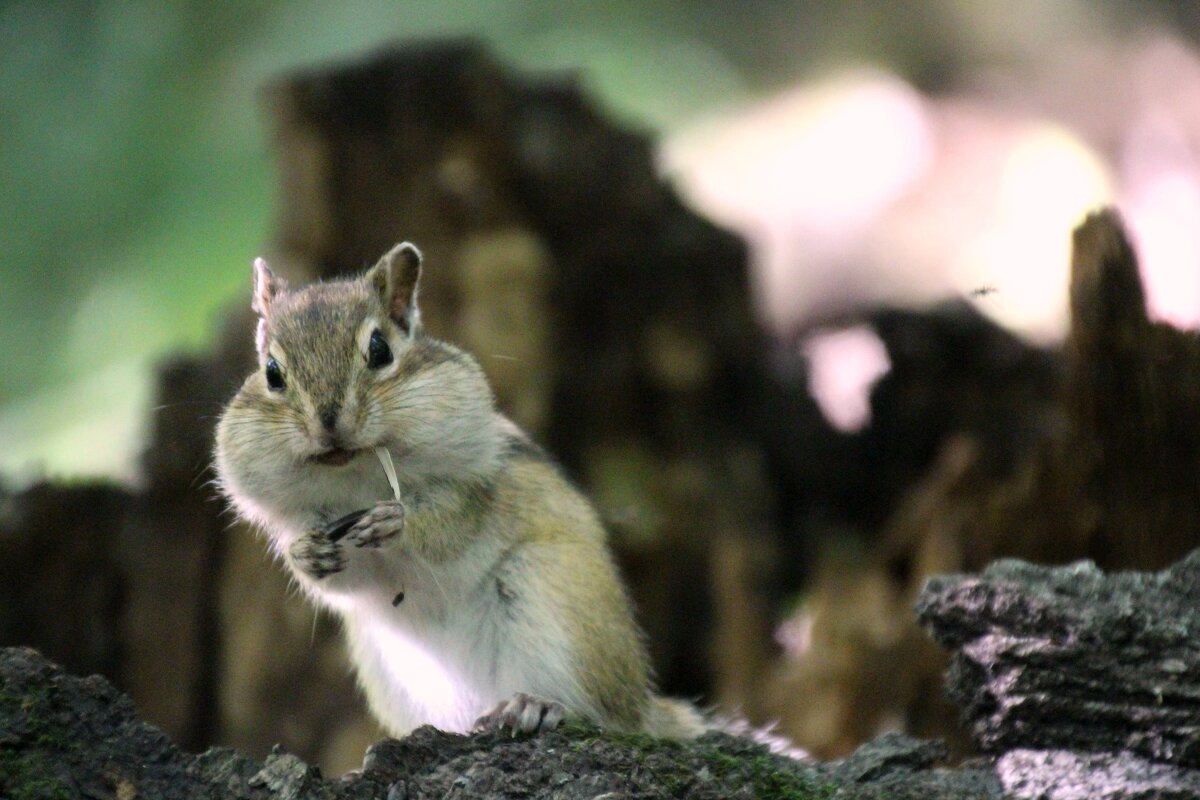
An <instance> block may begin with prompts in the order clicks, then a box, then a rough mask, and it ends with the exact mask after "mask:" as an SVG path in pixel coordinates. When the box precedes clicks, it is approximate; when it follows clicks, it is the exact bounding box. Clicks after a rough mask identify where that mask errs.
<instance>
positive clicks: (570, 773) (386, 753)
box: [0, 648, 998, 800]
mask: <svg viewBox="0 0 1200 800" xmlns="http://www.w3.org/2000/svg"><path fill="white" fill-rule="evenodd" d="M942 755H943V751H942V749H941V748H940V747H939V746H937V745H931V744H927V743H924V744H923V743H920V742H916V741H914V740H911V739H906V738H904V737H899V736H892V737H884V738H882V739H880V740H878V741H877V742H875V743H873V744H871V745H868V746H866V747H864V748H862V749H861V750H860V751H859V752H858V753H856V754H855V755H854V756H853V757H851V758H848V759H845V760H844V761H840V762H833V763H831V764H825V765H820V766H814V765H808V764H804V763H802V762H799V761H795V760H793V759H790V758H786V757H783V756H777V755H772V754H771V753H769V752H767V750H766V749H765V748H763V747H762V746H760V745H757V744H755V743H753V742H750V741H748V740H745V739H738V738H735V737H732V736H726V735H722V734H712V735H709V736H706V737H704V738H703V739H702V740H700V741H698V742H694V743H689V744H677V743H670V742H662V741H656V740H653V739H650V738H648V737H644V736H619V735H602V734H600V733H599V732H598V731H597V730H595V729H592V728H587V727H583V726H568V727H567V728H566V729H565V730H562V731H559V732H555V733H550V734H543V735H540V736H536V737H530V738H524V737H523V738H519V739H512V738H508V737H502V736H497V735H495V734H478V735H474V736H456V735H451V734H446V733H441V732H439V731H436V730H434V729H432V728H422V729H420V730H418V731H417V732H415V733H414V734H413V735H412V736H410V737H409V738H407V739H405V740H403V741H396V740H390V739H389V740H384V741H382V742H379V743H378V744H376V745H375V746H373V747H372V748H371V749H370V750H369V751H368V752H367V755H366V759H365V761H364V763H363V769H362V771H361V773H360V774H356V775H351V776H347V777H343V778H326V777H324V776H322V775H321V773H320V771H319V770H317V769H316V768H315V767H311V766H309V765H307V764H305V763H304V762H303V761H301V760H300V759H299V758H297V757H296V756H294V755H291V754H288V753H285V752H282V751H276V752H275V753H272V754H271V755H270V756H268V757H267V758H266V759H265V760H264V761H262V762H259V761H256V760H254V759H251V758H248V757H246V756H244V755H240V754H238V753H236V752H234V751H232V750H229V749H213V750H209V751H208V752H206V753H203V754H200V755H190V754H188V753H184V752H183V751H181V750H179V749H178V748H176V747H175V746H174V745H173V744H172V743H171V742H170V740H168V739H167V737H166V736H165V735H164V734H162V733H161V732H159V731H158V730H156V729H154V728H152V727H150V726H149V725H146V724H145V723H142V722H139V721H138V720H137V719H136V717H135V714H134V710H133V704H132V703H131V702H130V701H129V699H128V698H127V697H125V696H123V695H121V694H120V693H119V692H117V691H116V690H115V689H114V688H113V687H112V686H111V685H110V684H109V683H108V682H107V681H106V680H104V679H103V678H99V677H90V678H77V677H74V676H71V675H68V674H66V673H65V672H64V671H63V670H62V669H61V668H60V667H58V666H56V665H54V664H52V663H51V662H49V661H47V660H45V659H44V658H43V657H42V656H40V655H39V654H38V653H37V652H36V651H34V650H30V649H27V648H13V649H6V650H0V797H5V798H14V799H15V798H20V799H21V800H38V799H40V798H47V799H49V798H54V799H55V800H60V799H61V798H74V797H90V798H110V797H111V798H135V797H138V798H140V797H145V798H155V799H156V800H173V799H174V798H247V799H249V798H254V799H255V800H259V799H260V798H261V799H265V798H280V800H284V799H286V800H299V798H317V799H319V800H333V799H334V798H345V799H346V800H349V799H350V798H363V799H364V800H365V798H385V797H386V798H388V800H402V799H403V798H414V799H415V798H426V797H430V798H432V797H437V798H442V797H463V798H465V797H489V798H506V797H513V798H516V797H522V798H526V797H550V798H564V799H565V798H576V797H578V798H596V797H608V798H611V799H612V800H616V798H650V797H693V798H714V799H715V798H764V797H766V798H770V797H787V798H809V797H813V798H816V797H821V798H832V797H889V798H894V797H921V798H923V800H936V799H937V798H974V797H979V798H986V797H996V796H998V792H997V787H998V784H997V783H996V781H995V779H994V777H992V776H991V775H990V774H989V773H988V772H986V771H984V770H955V771H947V770H938V769H934V768H933V764H934V763H935V762H936V761H937V760H938V759H939V758H941V757H942Z"/></svg>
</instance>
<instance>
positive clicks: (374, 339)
mask: <svg viewBox="0 0 1200 800" xmlns="http://www.w3.org/2000/svg"><path fill="white" fill-rule="evenodd" d="M390 363H392V348H390V347H388V343H387V339H385V338H383V334H382V333H380V332H379V331H375V332H374V333H372V334H371V341H370V342H369V343H368V344H367V366H368V367H370V368H371V369H379V368H380V367H386V366H387V365H388V364H390Z"/></svg>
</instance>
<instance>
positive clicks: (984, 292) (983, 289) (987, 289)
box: [967, 286, 1000, 297]
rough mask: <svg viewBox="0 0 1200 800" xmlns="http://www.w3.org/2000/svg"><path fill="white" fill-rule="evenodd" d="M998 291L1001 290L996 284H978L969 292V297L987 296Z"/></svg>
mask: <svg viewBox="0 0 1200 800" xmlns="http://www.w3.org/2000/svg"><path fill="white" fill-rule="evenodd" d="M998 291H1000V290H999V289H997V288H996V287H995V286H977V287H975V288H974V289H972V290H971V291H969V292H967V295H968V296H969V297H987V296H988V295H989V294H995V293H996V292H998Z"/></svg>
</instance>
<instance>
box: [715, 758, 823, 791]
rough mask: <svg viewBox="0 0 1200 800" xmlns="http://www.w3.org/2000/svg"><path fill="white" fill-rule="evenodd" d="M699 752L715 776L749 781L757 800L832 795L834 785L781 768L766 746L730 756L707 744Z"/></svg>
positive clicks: (737, 780)
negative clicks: (760, 749)
mask: <svg viewBox="0 0 1200 800" xmlns="http://www.w3.org/2000/svg"><path fill="white" fill-rule="evenodd" d="M702 756H703V758H704V760H705V762H706V763H707V764H708V768H709V769H710V770H712V773H713V775H714V776H716V777H718V778H721V779H726V780H732V781H735V782H739V783H743V782H748V783H749V784H750V785H751V786H753V787H754V796H755V797H756V798H759V800H824V798H829V797H832V796H833V792H834V787H832V786H826V785H823V784H818V783H815V782H814V781H813V780H811V779H810V778H807V777H805V776H804V775H801V774H799V773H795V772H789V771H788V770H784V769H780V767H779V764H778V762H777V760H776V757H775V756H772V755H771V754H770V753H769V752H767V751H766V750H762V751H760V752H758V753H756V754H754V755H747V756H733V755H730V754H729V753H725V752H722V751H720V750H718V749H716V748H715V747H710V748H705V750H704V752H703V753H702Z"/></svg>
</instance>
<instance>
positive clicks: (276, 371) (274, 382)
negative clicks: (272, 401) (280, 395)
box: [263, 358, 285, 392]
mask: <svg viewBox="0 0 1200 800" xmlns="http://www.w3.org/2000/svg"><path fill="white" fill-rule="evenodd" d="M263 371H264V372H266V374H267V388H268V389H270V390H271V391H272V392H282V391H283V387H284V385H285V384H284V382H283V370H282V369H280V368H279V362H278V361H276V360H275V359H274V358H268V359H267V366H266V367H265V369H264V370H263Z"/></svg>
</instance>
